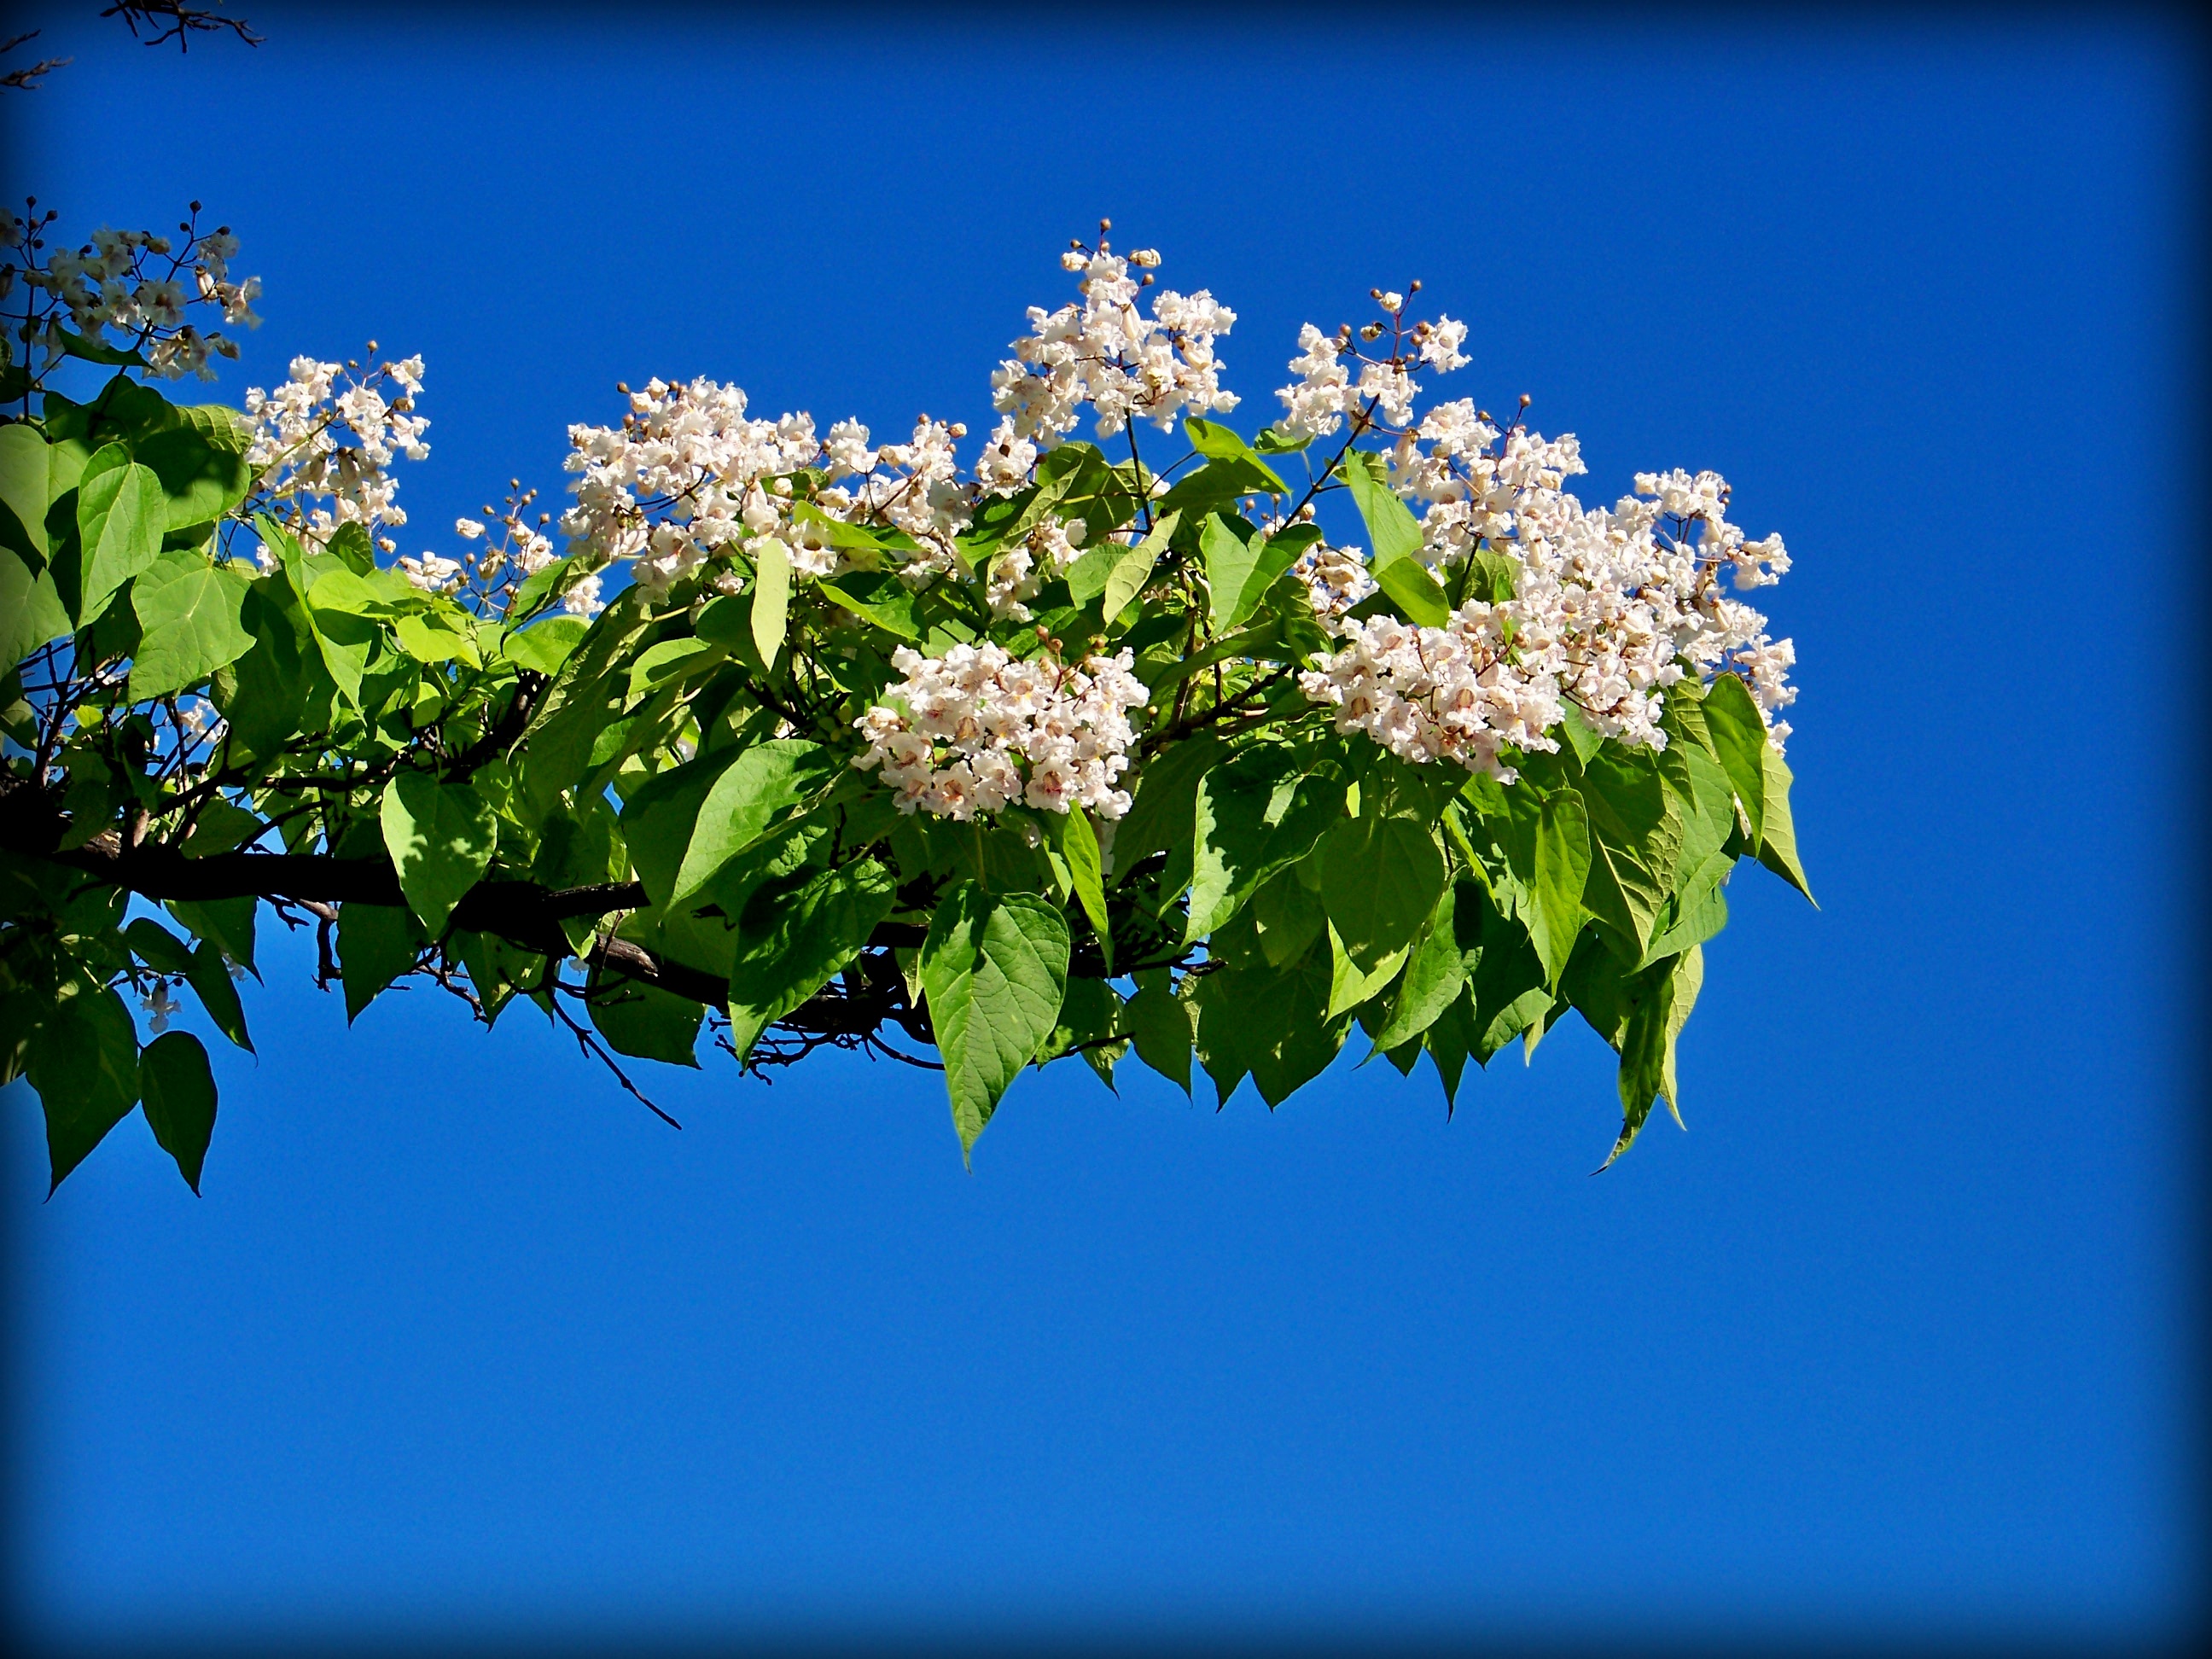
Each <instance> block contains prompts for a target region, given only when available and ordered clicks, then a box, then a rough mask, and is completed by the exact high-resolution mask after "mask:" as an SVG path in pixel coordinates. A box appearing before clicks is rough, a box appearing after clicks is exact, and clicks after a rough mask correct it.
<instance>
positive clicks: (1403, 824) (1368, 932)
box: [1319, 817, 1446, 973]
mask: <svg viewBox="0 0 2212 1659" xmlns="http://www.w3.org/2000/svg"><path fill="white" fill-rule="evenodd" d="M1319 857H1320V860H1321V896H1322V904H1324V905H1325V906H1326V907H1328V919H1329V921H1330V922H1331V924H1332V925H1334V927H1335V929H1336V933H1337V936H1338V937H1339V938H1340V939H1342V941H1343V944H1344V949H1345V951H1346V954H1347V955H1348V956H1349V957H1351V959H1352V962H1353V963H1355V964H1356V965H1357V966H1358V968H1359V969H1360V970H1361V971H1362V972H1363V973H1364V972H1368V971H1370V970H1372V969H1375V968H1376V965H1377V964H1378V963H1382V962H1383V961H1384V960H1385V959H1386V958H1388V957H1390V956H1392V955H1394V954H1395V953H1396V952H1397V951H1402V950H1404V949H1405V948H1406V947H1407V945H1411V944H1412V943H1413V936H1414V935H1415V934H1416V933H1419V931H1420V928H1421V925H1422V924H1423V923H1424V922H1425V921H1427V920H1428V919H1429V915H1430V912H1431V911H1432V910H1433V909H1434V908H1436V902H1437V895H1438V894H1439V893H1441V892H1442V891H1443V885H1444V878H1445V874H1446V872H1445V868H1444V860H1443V854H1442V853H1440V852H1438V851H1437V844H1436V842H1435V841H1434V839H1433V838H1432V837H1431V836H1430V834H1429V829H1428V826H1427V825H1426V824H1424V823H1420V822H1419V820H1418V819H1414V818H1409V817H1383V818H1375V817H1359V818H1350V819H1347V820H1346V821H1345V822H1344V823H1340V824H1338V825H1337V826H1336V828H1334V829H1332V830H1330V831H1329V832H1328V835H1326V836H1323V837H1322V842H1321V848H1320V853H1319Z"/></svg>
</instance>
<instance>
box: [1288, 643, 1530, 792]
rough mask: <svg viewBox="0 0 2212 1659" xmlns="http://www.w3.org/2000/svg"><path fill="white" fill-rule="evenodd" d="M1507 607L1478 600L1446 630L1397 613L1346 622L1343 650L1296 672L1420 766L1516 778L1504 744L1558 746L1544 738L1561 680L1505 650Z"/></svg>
mask: <svg viewBox="0 0 2212 1659" xmlns="http://www.w3.org/2000/svg"><path fill="white" fill-rule="evenodd" d="M1511 612H1512V607H1511V606H1510V605H1498V606H1492V605H1486V604H1483V603H1481V602H1480V601H1474V602H1470V603H1469V604H1467V605H1462V606H1461V607H1460V608H1459V609H1458V610H1457V611H1454V612H1453V613H1452V617H1451V625H1450V626H1449V627H1448V628H1411V627H1408V626H1407V624H1405V623H1401V622H1400V621H1398V620H1397V619H1396V618H1395V617H1370V618H1369V619H1368V620H1367V621H1365V622H1364V623H1360V622H1354V623H1346V624H1344V626H1343V629H1342V637H1343V639H1344V641H1345V646H1344V649H1343V650H1341V651H1340V652H1338V653H1337V654H1336V655H1335V656H1334V657H1332V658H1331V659H1329V662H1328V666H1327V667H1326V668H1322V669H1318V670H1309V671H1306V672H1305V673H1303V674H1301V675H1300V676H1299V677H1298V684H1299V686H1300V689H1301V690H1304V692H1305V694H1306V696H1308V697H1309V698H1310V699H1311V700H1312V701H1313V702H1320V703H1328V704H1333V705H1334V707H1335V708H1336V729H1337V730H1338V731H1340V732H1365V733H1366V734H1367V735H1368V736H1369V737H1370V738H1373V739H1374V740H1375V741H1376V743H1379V744H1382V745H1383V747H1384V748H1385V749H1388V750H1390V752H1391V753H1393V754H1395V755H1397V756H1400V757H1403V758H1404V759H1407V760H1409V761H1413V762H1416V763H1425V762H1429V761H1436V760H1451V761H1456V762H1458V763H1460V764H1461V765H1462V766H1464V767H1465V768H1467V769H1468V771H1470V772H1486V773H1488V774H1489V775H1491V776H1492V777H1494V778H1496V779H1498V781H1500V782H1502V783H1511V782H1512V781H1514V779H1515V777H1516V774H1515V772H1514V770H1513V769H1512V768H1511V767H1510V766H1508V765H1506V764H1504V763H1503V762H1502V761H1501V760H1499V758H1498V750H1500V749H1501V748H1503V747H1504V746H1505V745H1507V744H1511V745H1513V746H1514V747H1516V748H1519V749H1523V750H1527V749H1547V750H1548V749H1557V748H1558V747H1559V743H1558V740H1557V739H1555V738H1549V737H1547V736H1546V735H1545V732H1546V730H1547V728H1548V727H1550V726H1553V725H1555V724H1556V723H1557V722H1558V720H1559V692H1558V686H1557V682H1556V681H1555V680H1554V679H1553V677H1552V676H1550V675H1548V674H1547V673H1545V672H1543V671H1541V670H1539V671H1535V672H1533V673H1532V672H1529V671H1527V670H1526V669H1524V668H1523V666H1522V665H1521V664H1520V663H1518V662H1516V660H1515V653H1513V652H1511V651H1510V650H1509V649H1508V646H1507V637H1506V627H1505V624H1506V623H1507V620H1508V618H1509V617H1510V615H1511Z"/></svg>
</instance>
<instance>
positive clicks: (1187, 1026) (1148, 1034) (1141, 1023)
mask: <svg viewBox="0 0 2212 1659" xmlns="http://www.w3.org/2000/svg"><path fill="white" fill-rule="evenodd" d="M1196 1012H1197V1010H1196V1008H1195V1007H1194V1006H1193V1005H1192V1003H1191V1002H1190V1000H1189V999H1188V998H1187V997H1182V996H1178V995H1177V994H1176V988H1175V981H1174V976H1173V975H1171V974H1170V972H1169V971H1168V969H1164V968H1151V969H1146V970H1145V971H1144V972H1142V973H1140V974H1139V975H1137V994H1136V995H1135V996H1133V997H1132V998H1131V999H1130V1000H1129V1003H1128V1006H1127V1010H1126V1012H1124V1014H1123V1016H1122V1018H1123V1021H1124V1023H1125V1024H1127V1028H1128V1031H1129V1036H1130V1037H1131V1039H1132V1040H1133V1042H1135V1044H1136V1048H1137V1058H1138V1059H1139V1060H1143V1061H1144V1062H1145V1064H1146V1065H1147V1066H1151V1067H1152V1069H1153V1070H1154V1071H1155V1072H1158V1073H1159V1074H1160V1075H1161V1076H1162V1077H1164V1078H1165V1079H1167V1080H1168V1081H1169V1082H1170V1083H1172V1084H1174V1085H1176V1087H1177V1088H1179V1089H1181V1090H1182V1091H1183V1093H1184V1094H1186V1095H1188V1093H1189V1092H1190V1047H1191V1043H1192V1042H1193V1041H1194V1039H1195V1038H1196V1036H1197V1035H1198V1027H1197V1024H1196V1023H1195V1021H1194V1018H1193V1016H1194V1014H1195V1013H1196Z"/></svg>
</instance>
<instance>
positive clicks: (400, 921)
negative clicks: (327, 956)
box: [338, 902, 429, 1025]
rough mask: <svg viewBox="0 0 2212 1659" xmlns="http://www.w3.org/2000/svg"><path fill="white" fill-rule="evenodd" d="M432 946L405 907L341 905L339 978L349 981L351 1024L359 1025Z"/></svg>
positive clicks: (349, 1018) (346, 984)
mask: <svg viewBox="0 0 2212 1659" xmlns="http://www.w3.org/2000/svg"><path fill="white" fill-rule="evenodd" d="M428 943H429V940H428V938H427V937H426V936H425V935H424V933H423V932H422V924H421V923H419V922H418V921H416V920H415V918H414V916H413V915H412V914H411V913H410V912H409V911H408V909H407V908H405V907H404V905H398V904H362V903H360V902H352V903H348V904H342V905H340V906H339V907H338V974H339V976H340V978H342V979H343V981H345V1002H346V1023H347V1024H349V1025H350V1024H352V1023H353V1022H354V1021H355V1020H356V1019H359V1018H361V1012H362V1009H364V1008H366V1007H368V1005H369V1004H370V1003H371V1002H374V1000H376V999H377V998H378V997H379V996H380V995H381V994H383V992H384V990H385V988H386V987H388V986H389V985H391V983H392V981H394V980H396V979H398V977H399V976H400V975H402V974H404V973H406V972H408V971H409V970H410V969H412V968H413V967H414V966H415V963H416V961H417V960H418V959H419V958H420V957H421V956H422V947H423V946H424V945H427V944H428Z"/></svg>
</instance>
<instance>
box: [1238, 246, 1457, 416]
mask: <svg viewBox="0 0 2212 1659" xmlns="http://www.w3.org/2000/svg"><path fill="white" fill-rule="evenodd" d="M1413 286H1414V287H1415V288H1419V286H1420V284H1419V283H1414V284H1413ZM1375 297H1376V301H1377V303H1379V304H1380V305H1381V306H1382V307H1383V310H1384V311H1385V312H1386V313H1389V316H1390V317H1391V319H1393V320H1392V322H1391V324H1390V325H1389V328H1390V331H1391V351H1390V355H1389V356H1387V357H1381V358H1371V357H1368V356H1364V355H1363V354H1362V353H1360V352H1359V351H1358V349H1357V348H1355V347H1354V346H1353V345H1352V325H1350V324H1349V323H1347V324H1346V325H1344V326H1343V327H1342V328H1340V329H1339V330H1338V331H1337V332H1336V333H1335V334H1334V335H1328V334H1324V333H1322V331H1320V330H1319V329H1317V328H1316V327H1315V326H1314V325H1312V324H1311V323H1307V324H1305V325H1303V326H1302V327H1300V328H1299V330H1298V356H1295V357H1293V358H1291V373H1292V374H1296V375H1297V377H1298V378H1297V380H1294V381H1292V382H1291V384H1290V385H1288V386H1284V387H1282V388H1281V389H1280V390H1279V391H1278V392H1276V393H1275V396H1276V398H1279V400H1280V401H1281V403H1282V405H1283V419H1282V422H1281V425H1282V428H1283V430H1284V432H1285V434H1286V435H1289V436H1291V437H1293V438H1318V437H1326V436H1327V435H1328V434H1330V433H1332V432H1334V431H1335V430H1336V429H1337V428H1339V427H1340V426H1341V425H1342V424H1343V423H1344V422H1345V421H1346V419H1347V418H1349V419H1350V420H1351V421H1352V430H1354V431H1355V432H1358V431H1362V430H1364V429H1365V428H1366V427H1367V426H1368V425H1369V424H1370V423H1371V422H1373V420H1374V418H1375V417H1376V416H1377V415H1379V416H1381V417H1382V418H1383V420H1384V421H1386V422H1388V423H1389V424H1390V425H1392V426H1403V425H1404V424H1405V423H1406V422H1408V421H1410V420H1411V419H1412V418H1413V398H1414V396H1415V393H1416V387H1415V386H1414V383H1413V377H1414V376H1415V375H1417V374H1419V373H1420V372H1421V371H1422V369H1424V368H1428V369H1432V370H1434V371H1435V372H1436V373H1437V374H1446V373H1449V371H1450V370H1452V369H1455V368H1462V367H1464V366H1465V365H1466V363H1467V361H1468V359H1467V358H1466V356H1464V355H1463V354H1462V352H1461V351H1460V347H1461V346H1462V345H1464V344H1465V343H1467V325H1466V324H1465V323H1460V322H1454V321H1453V320H1452V319H1450V318H1449V317H1446V316H1444V315H1443V314H1442V313H1439V314H1438V315H1437V319H1436V320H1435V321H1433V322H1428V321H1422V322H1417V323H1414V324H1413V325H1411V326H1407V325H1403V324H1402V323H1401V322H1400V321H1399V320H1398V318H1399V313H1400V312H1401V309H1402V308H1403V307H1404V305H1405V299H1404V296H1403V295H1397V294H1384V293H1382V292H1381V291H1380V290H1377V292H1376V295H1375ZM1383 331H1384V325H1383V324H1380V323H1370V324H1368V325H1366V327H1364V328H1363V329H1361V330H1360V331H1359V334H1360V337H1361V338H1363V339H1366V340H1375V339H1379V338H1380V337H1382V335H1383ZM1347 358H1349V359H1350V360H1351V362H1352V365H1353V366H1355V367H1357V368H1358V371H1359V373H1358V376H1357V377H1356V378H1355V377H1354V376H1353V374H1352V369H1351V368H1347V367H1346V359H1347Z"/></svg>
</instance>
